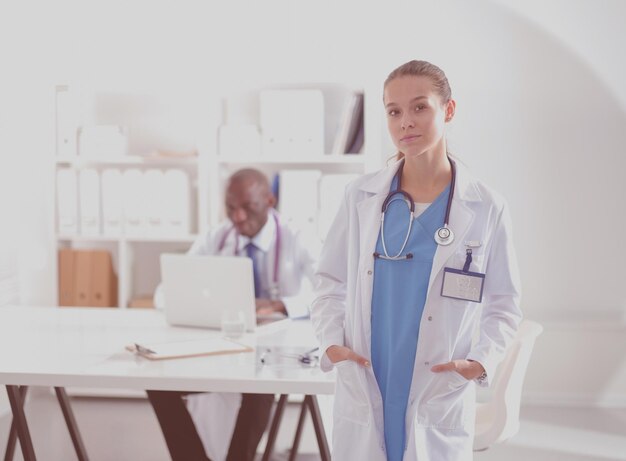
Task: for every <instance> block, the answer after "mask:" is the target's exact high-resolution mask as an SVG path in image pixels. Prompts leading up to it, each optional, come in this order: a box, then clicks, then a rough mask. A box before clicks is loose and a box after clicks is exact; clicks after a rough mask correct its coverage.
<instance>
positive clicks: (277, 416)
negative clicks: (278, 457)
mask: <svg viewBox="0 0 626 461" xmlns="http://www.w3.org/2000/svg"><path fill="white" fill-rule="evenodd" d="M286 403H287V394H282V395H281V396H280V399H278V404H277V405H276V411H275V412H274V417H273V418H272V427H271V428H270V432H269V434H268V435H267V444H266V445H265V452H264V453H263V460H262V461H269V459H270V456H272V452H273V451H274V443H275V442H276V435H277V434H278V428H279V427H280V421H281V419H282V418H283V413H284V412H285V404H286Z"/></svg>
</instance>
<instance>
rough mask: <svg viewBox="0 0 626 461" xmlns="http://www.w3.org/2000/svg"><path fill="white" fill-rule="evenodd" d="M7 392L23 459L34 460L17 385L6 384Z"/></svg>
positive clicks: (22, 403)
mask: <svg viewBox="0 0 626 461" xmlns="http://www.w3.org/2000/svg"><path fill="white" fill-rule="evenodd" d="M6 388H7V394H9V403H10V404H11V411H12V412H13V422H14V423H15V425H16V428H17V436H18V437H19V439H20V448H21V449H22V456H23V457H24V461H35V460H36V458H35V450H34V448H33V441H32V439H31V438H30V432H29V431H28V425H27V424H26V415H25V414H24V402H23V401H22V398H21V395H20V394H21V393H20V388H19V386H9V385H7V386H6Z"/></svg>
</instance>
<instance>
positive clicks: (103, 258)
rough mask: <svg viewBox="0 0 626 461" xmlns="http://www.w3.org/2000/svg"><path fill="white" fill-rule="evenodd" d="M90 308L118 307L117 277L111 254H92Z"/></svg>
mask: <svg viewBox="0 0 626 461" xmlns="http://www.w3.org/2000/svg"><path fill="white" fill-rule="evenodd" d="M87 305H88V306H94V307H114V306H116V305H117V276H116V275H115V272H114V271H113V262H112V259H111V253H109V252H108V251H104V250H94V251H92V252H91V285H90V289H89V302H88V304H87Z"/></svg>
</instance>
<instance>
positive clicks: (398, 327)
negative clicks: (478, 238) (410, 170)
mask: <svg viewBox="0 0 626 461" xmlns="http://www.w3.org/2000/svg"><path fill="white" fill-rule="evenodd" d="M396 188H397V178H394V180H393V182H392V183H391V188H390V190H391V191H395V190H396ZM449 193H450V186H449V185H448V187H446V189H445V190H444V191H443V192H442V193H441V194H439V196H438V197H437V198H436V199H435V201H434V202H433V203H432V204H431V205H430V206H429V207H428V208H426V210H424V212H423V213H422V214H421V215H420V216H419V217H417V218H415V219H414V221H413V227H412V229H411V234H410V235H409V239H408V242H407V245H406V247H405V249H404V250H403V252H402V255H406V254H407V253H413V258H412V259H408V260H399V261H388V260H384V259H380V258H376V259H375V261H374V287H373V294H372V351H371V352H372V367H373V370H374V375H375V376H376V381H377V382H378V387H379V388H380V393H381V395H382V399H383V412H384V424H385V445H386V451H387V460H388V461H401V460H402V457H403V455H404V448H405V444H406V427H405V419H406V407H407V401H408V398H409V390H410V388H411V381H412V377H413V365H414V363H415V351H416V348H417V338H418V335H419V328H420V321H421V319H422V312H423V310H424V303H425V302H426V292H427V290H428V280H429V278H430V272H431V269H432V266H433V258H434V256H435V251H436V249H437V243H436V242H435V240H434V237H433V236H434V235H435V231H436V230H437V229H438V228H439V227H441V226H442V225H443V221H444V218H445V211H446V205H447V202H448V195H449ZM396 197H397V199H394V200H392V201H391V203H390V204H389V206H388V207H387V212H386V214H385V222H384V225H385V245H386V246H387V251H388V254H389V256H395V255H396V254H398V252H399V251H400V248H401V247H402V242H404V239H405V237H406V232H407V230H408V225H409V209H408V206H407V203H406V201H405V200H404V199H402V196H401V195H400V194H398V195H397V196H396ZM381 238H382V237H381V234H380V232H379V234H378V242H377V243H376V252H377V253H380V254H384V252H383V246H382V240H381Z"/></svg>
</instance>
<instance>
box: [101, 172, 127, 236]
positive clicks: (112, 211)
mask: <svg viewBox="0 0 626 461" xmlns="http://www.w3.org/2000/svg"><path fill="white" fill-rule="evenodd" d="M122 193H123V191H122V172H121V171H120V170H118V169H116V168H107V169H105V170H104V171H103V172H102V233H103V235H106V236H119V235H121V234H122V206H123V203H124V198H123V195H122Z"/></svg>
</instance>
